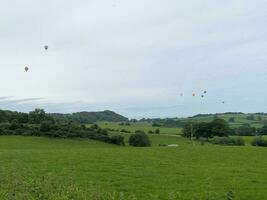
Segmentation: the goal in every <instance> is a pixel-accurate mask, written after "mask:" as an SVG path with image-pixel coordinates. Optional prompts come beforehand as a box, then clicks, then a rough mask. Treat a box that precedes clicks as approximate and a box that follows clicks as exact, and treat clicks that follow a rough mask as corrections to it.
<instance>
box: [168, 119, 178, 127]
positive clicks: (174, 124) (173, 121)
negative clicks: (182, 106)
mask: <svg viewBox="0 0 267 200" xmlns="http://www.w3.org/2000/svg"><path fill="white" fill-rule="evenodd" d="M163 126H164V127H182V126H183V123H182V122H181V121H179V120H176V119H166V120H165V121H164V122H163Z"/></svg>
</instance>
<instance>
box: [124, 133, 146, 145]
mask: <svg viewBox="0 0 267 200" xmlns="http://www.w3.org/2000/svg"><path fill="white" fill-rule="evenodd" d="M129 144H130V145H131V146H135V147H148V146H151V144H150V140H149V138H148V136H147V135H146V134H145V133H135V134H132V135H131V136H130V138H129Z"/></svg>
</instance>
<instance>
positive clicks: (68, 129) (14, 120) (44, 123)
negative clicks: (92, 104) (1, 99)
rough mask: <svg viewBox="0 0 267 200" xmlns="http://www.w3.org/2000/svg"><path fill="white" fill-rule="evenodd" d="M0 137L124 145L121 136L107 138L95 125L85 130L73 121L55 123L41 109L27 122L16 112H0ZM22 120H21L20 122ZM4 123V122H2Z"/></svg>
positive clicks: (34, 112)
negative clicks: (44, 138)
mask: <svg viewBox="0 0 267 200" xmlns="http://www.w3.org/2000/svg"><path fill="white" fill-rule="evenodd" d="M0 114H2V116H1V115H0V118H1V120H2V123H1V122H0V135H24V136H47V137H59V138H88V139H94V140H100V141H103V142H107V143H113V144H118V145H124V142H123V137H122V136H118V137H116V136H112V137H111V136H109V135H108V131H107V130H106V129H101V128H100V127H99V126H98V125H97V124H94V125H92V126H91V127H90V128H86V126H85V125H83V124H79V123H77V122H74V121H68V122H67V123H56V122H55V120H54V119H53V118H52V117H51V116H49V115H47V114H46V113H45V111H44V110H42V109H35V110H34V111H32V112H30V113H29V117H28V119H29V121H28V123H21V122H23V121H24V122H25V120H26V117H25V116H26V115H24V114H21V113H16V112H5V111H4V112H0ZM22 119H23V120H22ZM3 121H6V122H3Z"/></svg>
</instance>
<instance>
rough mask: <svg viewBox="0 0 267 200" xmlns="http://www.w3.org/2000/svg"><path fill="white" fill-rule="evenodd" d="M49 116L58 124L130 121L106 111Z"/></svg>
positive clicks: (52, 114)
mask: <svg viewBox="0 0 267 200" xmlns="http://www.w3.org/2000/svg"><path fill="white" fill-rule="evenodd" d="M49 116H51V117H53V118H54V119H55V120H56V121H57V122H65V123H66V122H68V121H74V122H77V123H82V124H91V123H95V122H98V121H109V122H122V121H128V119H127V118H126V117H123V116H122V115H119V114H117V113H115V112H112V111H109V110H106V111H102V112H78V113H73V114H58V113H51V114H49Z"/></svg>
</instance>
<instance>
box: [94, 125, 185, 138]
mask: <svg viewBox="0 0 267 200" xmlns="http://www.w3.org/2000/svg"><path fill="white" fill-rule="evenodd" d="M98 124H99V126H100V127H102V128H111V129H115V130H122V129H125V130H128V131H130V132H132V133H134V132H135V131H137V130H143V131H145V132H146V133H148V131H153V132H155V130H156V129H159V130H160V133H161V134H168V135H180V134H182V128H167V127H153V126H152V123H148V122H135V123H130V126H127V125H123V126H122V125H120V123H118V122H99V123H98Z"/></svg>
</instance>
